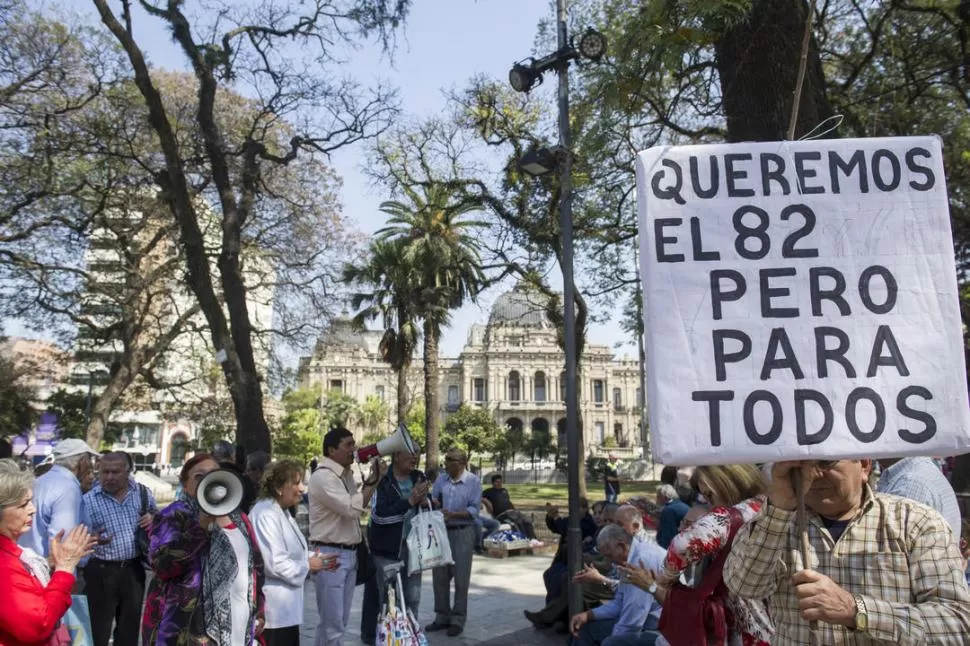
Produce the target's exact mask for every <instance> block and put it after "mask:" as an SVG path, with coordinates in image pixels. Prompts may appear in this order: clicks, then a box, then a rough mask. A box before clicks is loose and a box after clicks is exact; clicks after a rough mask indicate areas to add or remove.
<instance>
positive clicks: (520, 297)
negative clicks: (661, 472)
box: [299, 285, 643, 457]
mask: <svg viewBox="0 0 970 646" xmlns="http://www.w3.org/2000/svg"><path fill="white" fill-rule="evenodd" d="M544 310H545V306H544V303H543V299H542V297H540V296H539V295H538V294H536V293H535V292H532V291H530V290H529V289H528V288H526V287H524V286H521V285H520V286H518V287H516V288H515V289H513V290H512V291H510V292H507V293H505V294H502V295H501V296H499V298H498V299H496V301H495V304H494V305H493V307H492V310H491V312H490V314H489V318H488V323H487V324H485V325H482V324H475V325H473V326H472V327H471V329H470V330H469V331H468V340H467V342H466V344H465V346H464V347H463V349H462V351H461V353H460V354H459V355H458V357H457V358H450V359H449V358H441V360H440V366H441V368H440V369H441V375H440V382H439V387H440V392H439V402H440V404H441V410H440V411H439V414H440V415H441V416H442V418H443V419H444V418H445V417H446V416H447V415H448V414H449V413H452V412H454V411H456V410H458V408H459V407H460V406H461V405H462V404H467V405H469V406H475V407H480V408H484V409H486V410H488V411H490V412H491V413H492V415H493V416H494V417H495V420H496V421H497V422H498V423H499V424H501V425H502V426H505V427H510V428H513V429H518V430H521V431H522V432H523V434H524V435H530V434H536V433H542V434H546V435H547V436H548V437H549V439H550V440H551V441H552V442H553V443H557V444H558V445H559V446H565V441H566V440H565V434H566V407H565V398H566V397H565V355H564V354H563V352H562V350H561V349H560V348H559V345H558V344H557V337H556V330H555V328H553V327H552V325H551V324H550V323H549V321H548V319H547V318H546V315H545V311H544ZM380 339H381V333H380V332H373V331H366V332H357V331H355V330H354V329H353V328H352V326H351V324H350V321H349V319H347V318H346V317H344V318H341V319H338V320H337V321H335V322H334V325H333V326H332V328H331V330H330V331H329V332H328V333H327V334H325V335H323V336H322V337H321V339H320V341H319V342H318V343H317V346H316V348H315V350H314V353H313V355H312V356H310V357H304V358H302V359H301V361H300V368H299V379H300V385H301V386H302V387H304V388H314V389H319V390H320V391H321V394H323V395H325V394H326V393H327V392H329V391H331V390H339V391H341V392H344V393H346V394H348V395H350V396H352V397H354V398H355V399H357V400H358V401H363V400H364V399H365V398H366V397H367V396H368V395H377V396H379V397H381V398H384V399H385V400H386V401H388V402H389V403H391V404H392V406H391V408H392V409H393V402H394V401H396V399H395V398H396V391H397V377H396V375H395V374H394V372H393V371H392V370H391V369H390V367H389V366H388V365H387V364H386V363H384V362H383V361H382V360H381V358H380V354H379V353H378V344H379V342H380ZM422 386H423V380H422V375H421V361H420V358H416V359H415V365H414V366H413V367H412V369H411V372H410V374H409V375H408V388H409V390H410V391H411V392H409V400H410V401H414V400H415V399H417V398H420V397H421V388H422ZM642 401H643V400H642V394H641V391H640V373H639V362H638V361H636V360H633V359H629V358H622V359H617V358H616V357H614V355H613V352H612V350H611V349H610V348H609V347H608V346H605V345H597V344H595V343H587V344H586V347H585V349H584V352H583V357H582V361H581V364H580V375H579V413H580V419H581V422H582V428H583V436H584V441H585V446H586V449H587V452H588V453H591V454H596V453H600V452H604V451H603V445H604V443H605V444H607V445H613V444H615V445H616V447H617V448H615V449H613V448H611V449H610V450H614V451H617V452H618V453H620V454H622V455H625V456H629V457H632V456H634V455H640V447H641V445H642V440H641V437H640V410H641V408H642ZM392 426H393V424H392V423H391V420H388V428H390V427H392ZM608 438H612V441H611V440H609V439H608Z"/></svg>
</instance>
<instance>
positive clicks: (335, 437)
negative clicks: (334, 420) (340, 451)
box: [323, 426, 354, 458]
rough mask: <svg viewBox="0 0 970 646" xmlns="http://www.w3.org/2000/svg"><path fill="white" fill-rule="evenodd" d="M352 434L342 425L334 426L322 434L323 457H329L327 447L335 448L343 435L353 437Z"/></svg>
mask: <svg viewBox="0 0 970 646" xmlns="http://www.w3.org/2000/svg"><path fill="white" fill-rule="evenodd" d="M353 436H354V434H353V433H351V432H350V431H348V430H347V429H345V428H344V427H343V426H335V427H333V428H332V429H330V430H329V431H327V434H326V435H324V436H323V457H325V458H329V457H330V452H329V451H327V449H334V450H336V449H337V447H339V446H340V443H341V442H342V441H343V440H344V438H345V437H353Z"/></svg>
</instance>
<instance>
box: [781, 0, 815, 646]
mask: <svg viewBox="0 0 970 646" xmlns="http://www.w3.org/2000/svg"><path fill="white" fill-rule="evenodd" d="M814 21H815V0H809V2H808V17H807V18H806V19H805V33H804V35H803V37H802V52H801V58H800V59H799V61H798V77H797V80H796V82H795V95H794V100H793V101H792V111H791V120H790V121H789V124H788V140H789V141H791V140H792V139H794V138H795V126H796V124H797V123H798V108H799V106H800V105H801V99H802V88H803V86H804V83H805V68H806V66H807V65H808V47H809V45H810V44H811V41H812V23H813V22H814ZM802 476H803V474H802V467H795V468H794V469H792V473H791V477H792V483H793V484H794V486H795V499H796V500H797V501H798V506H797V507H796V508H795V509H796V511H795V522H796V524H797V527H798V536H799V539H800V542H801V553H802V569H803V570H808V569H809V568H810V566H811V564H812V561H811V559H810V556H811V553H812V546H811V543H810V542H809V540H808V520H807V518H806V513H805V480H804V479H803V477H802ZM808 630H809V639H810V640H811V642H812V643H813V644H818V643H819V638H818V621H810V622H809V624H808Z"/></svg>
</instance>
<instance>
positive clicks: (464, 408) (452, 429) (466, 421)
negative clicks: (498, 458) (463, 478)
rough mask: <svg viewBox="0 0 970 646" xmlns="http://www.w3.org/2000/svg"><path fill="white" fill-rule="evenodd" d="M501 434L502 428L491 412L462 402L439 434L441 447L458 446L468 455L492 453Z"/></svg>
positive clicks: (445, 448) (446, 448)
mask: <svg viewBox="0 0 970 646" xmlns="http://www.w3.org/2000/svg"><path fill="white" fill-rule="evenodd" d="M501 436H502V428H501V427H500V426H499V425H498V422H496V421H495V418H494V417H493V416H492V414H491V413H490V412H489V411H487V410H484V409H482V408H478V407H474V406H468V405H466V404H462V405H461V406H460V407H459V408H458V410H457V411H455V412H454V413H452V414H451V415H449V416H448V419H447V420H446V421H445V427H444V432H443V433H442V436H441V448H442V449H444V450H446V451H447V450H448V449H450V448H452V447H458V448H460V449H462V450H464V451H466V452H467V453H468V455H469V457H470V456H471V455H473V454H474V455H479V456H481V455H482V454H486V453H492V452H494V451H495V448H496V445H497V442H498V441H499V439H500V438H501Z"/></svg>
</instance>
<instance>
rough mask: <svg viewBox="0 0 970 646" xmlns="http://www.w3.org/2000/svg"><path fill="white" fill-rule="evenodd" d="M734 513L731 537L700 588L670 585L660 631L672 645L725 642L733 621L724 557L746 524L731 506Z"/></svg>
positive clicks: (699, 645)
mask: <svg viewBox="0 0 970 646" xmlns="http://www.w3.org/2000/svg"><path fill="white" fill-rule="evenodd" d="M728 513H729V514H730V516H731V529H730V530H729V533H728V540H727V543H726V544H725V545H724V547H722V548H721V551H720V552H718V554H717V557H716V558H715V559H714V561H713V562H712V563H711V565H710V567H709V568H707V570H706V571H705V572H704V577H703V579H701V582H700V584H699V585H698V586H697V587H696V588H689V587H687V586H685V585H683V584H682V583H680V582H679V581H678V582H677V583H675V584H674V585H673V586H672V587H671V588H670V593H669V594H668V595H667V600H666V601H665V602H664V606H663V612H662V613H661V615H660V625H659V626H658V627H657V628H658V630H659V631H660V634H661V635H663V636H664V638H665V639H666V640H667V641H668V642H669V643H670V646H701V645H703V644H709V643H715V644H724V643H726V642H727V638H728V632H729V630H730V628H731V624H732V623H733V621H732V618H731V617H730V616H729V614H730V613H729V612H728V610H727V607H726V606H725V603H724V600H725V598H726V597H727V594H728V590H727V586H726V585H724V579H723V577H722V576H721V572H722V570H723V569H724V561H725V559H727V555H728V554H729V553H730V552H731V545H732V544H733V543H734V536H735V535H736V534H737V533H738V529H740V528H741V526H742V525H743V524H744V518H743V517H742V516H741V512H739V511H738V510H737V509H735V508H734V507H729V508H728Z"/></svg>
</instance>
